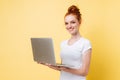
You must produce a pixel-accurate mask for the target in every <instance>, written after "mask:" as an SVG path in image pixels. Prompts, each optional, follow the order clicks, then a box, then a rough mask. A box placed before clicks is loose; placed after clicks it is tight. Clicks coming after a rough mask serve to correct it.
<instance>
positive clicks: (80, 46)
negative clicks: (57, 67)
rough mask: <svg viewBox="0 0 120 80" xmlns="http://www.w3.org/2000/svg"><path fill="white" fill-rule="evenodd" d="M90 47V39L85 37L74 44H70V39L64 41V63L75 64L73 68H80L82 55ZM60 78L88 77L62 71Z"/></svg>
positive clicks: (77, 79)
mask: <svg viewBox="0 0 120 80" xmlns="http://www.w3.org/2000/svg"><path fill="white" fill-rule="evenodd" d="M90 48H91V44H90V41H89V40H88V39H86V38H83V37H81V38H80V39H79V40H77V41H76V42H75V43H73V44H72V45H68V40H65V41H63V42H62V43H61V52H60V56H61V60H62V64H66V65H70V66H73V67H72V68H74V69H79V68H80V67H81V65H82V55H83V54H85V51H86V50H88V49H90ZM60 80H86V77H84V76H79V75H75V74H72V73H68V72H65V71H61V75H60Z"/></svg>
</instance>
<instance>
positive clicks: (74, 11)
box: [65, 5, 81, 23]
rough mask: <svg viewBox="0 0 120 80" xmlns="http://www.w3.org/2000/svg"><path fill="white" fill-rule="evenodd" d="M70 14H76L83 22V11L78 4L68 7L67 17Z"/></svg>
mask: <svg viewBox="0 0 120 80" xmlns="http://www.w3.org/2000/svg"><path fill="white" fill-rule="evenodd" d="M70 14H72V15H75V16H76V18H77V20H78V21H79V22H80V23H81V13H80V11H79V8H78V7H77V6H75V5H72V6H70V7H69V8H68V12H67V13H66V14H65V17H66V16H67V15H70Z"/></svg>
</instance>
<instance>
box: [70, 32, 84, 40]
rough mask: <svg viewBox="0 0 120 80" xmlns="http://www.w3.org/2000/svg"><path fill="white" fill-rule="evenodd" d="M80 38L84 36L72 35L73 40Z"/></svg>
mask: <svg viewBox="0 0 120 80" xmlns="http://www.w3.org/2000/svg"><path fill="white" fill-rule="evenodd" d="M80 37H82V36H81V35H80V33H79V32H78V33H77V34H74V35H71V39H79V38H80Z"/></svg>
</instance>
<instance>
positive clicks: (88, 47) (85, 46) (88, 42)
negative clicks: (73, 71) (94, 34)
mask: <svg viewBox="0 0 120 80" xmlns="http://www.w3.org/2000/svg"><path fill="white" fill-rule="evenodd" d="M91 48H92V46H91V43H90V41H89V40H86V41H85V43H84V47H83V51H82V54H84V53H85V51H87V50H88V49H91Z"/></svg>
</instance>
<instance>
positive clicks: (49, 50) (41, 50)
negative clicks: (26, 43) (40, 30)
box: [31, 38, 72, 67]
mask: <svg viewBox="0 0 120 80" xmlns="http://www.w3.org/2000/svg"><path fill="white" fill-rule="evenodd" d="M31 45H32V51H33V59H34V61H36V62H38V63H39V62H40V63H48V64H51V65H54V66H65V67H72V66H70V65H65V64H58V63H56V59H55V54H54V46H53V40H52V38H31Z"/></svg>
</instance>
